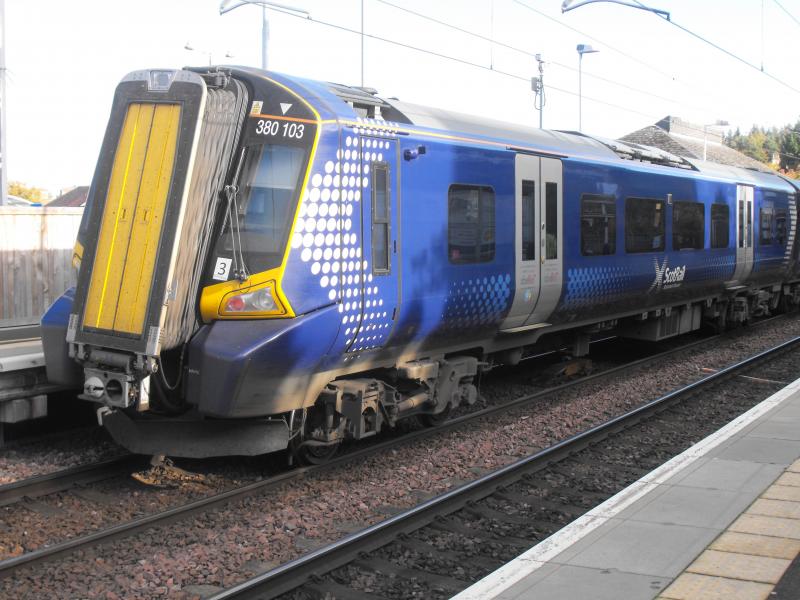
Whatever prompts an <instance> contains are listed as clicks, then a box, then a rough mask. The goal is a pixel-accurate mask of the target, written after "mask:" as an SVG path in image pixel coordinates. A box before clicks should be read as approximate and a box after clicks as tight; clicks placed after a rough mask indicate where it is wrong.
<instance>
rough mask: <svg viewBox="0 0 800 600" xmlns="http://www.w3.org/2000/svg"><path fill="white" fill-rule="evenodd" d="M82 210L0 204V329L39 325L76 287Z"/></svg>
mask: <svg viewBox="0 0 800 600" xmlns="http://www.w3.org/2000/svg"><path fill="white" fill-rule="evenodd" d="M82 214H83V209H82V208H47V207H44V208H17V207H10V206H0V327H8V326H13V325H27V324H31V323H38V322H39V320H40V319H41V317H42V314H43V313H44V311H46V310H47V308H48V307H49V306H50V305H51V304H52V303H53V301H55V300H56V298H58V297H59V296H60V295H61V294H62V293H63V292H64V290H66V289H67V288H69V287H71V286H73V285H75V270H74V269H73V267H72V248H73V246H74V244H75V238H76V236H77V234H78V226H79V225H80V221H81V215H82Z"/></svg>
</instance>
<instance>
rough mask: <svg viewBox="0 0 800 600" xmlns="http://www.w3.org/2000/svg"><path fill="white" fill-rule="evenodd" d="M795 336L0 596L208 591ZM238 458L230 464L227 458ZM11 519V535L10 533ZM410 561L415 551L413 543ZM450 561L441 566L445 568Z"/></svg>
mask: <svg viewBox="0 0 800 600" xmlns="http://www.w3.org/2000/svg"><path fill="white" fill-rule="evenodd" d="M796 335H800V318H798V317H792V318H790V319H787V320H779V321H775V322H771V323H768V324H765V325H763V326H761V327H758V328H753V329H752V330H750V331H746V332H745V335H742V336H740V337H731V338H725V339H723V340H721V341H718V342H714V343H711V344H710V345H708V346H703V347H702V348H698V349H693V350H690V351H687V352H686V353H685V354H680V355H675V356H672V357H670V358H667V359H664V360H663V362H662V363H661V364H659V365H658V367H657V368H653V367H652V365H649V366H646V367H642V368H639V369H636V370H635V371H633V372H627V373H625V374H619V375H615V376H613V380H612V381H608V382H605V381H604V382H603V384H602V385H599V384H598V383H596V382H587V383H585V384H581V385H578V386H575V387H573V388H571V389H569V390H567V391H564V392H561V393H559V394H557V395H555V396H552V397H548V398H546V399H542V400H541V401H539V402H538V403H536V404H534V405H529V406H525V407H519V408H512V409H509V411H508V412H506V413H503V414H502V415H500V416H494V417H487V418H484V419H481V420H480V421H479V422H477V423H470V424H468V425H466V426H464V427H461V428H459V429H457V430H453V431H449V432H444V433H443V434H441V435H439V436H437V437H435V438H433V439H430V438H429V439H425V440H421V441H418V442H415V443H411V444H409V445H407V446H403V447H401V448H399V449H394V450H391V451H389V452H385V453H381V455H380V456H372V457H369V458H366V459H363V460H361V461H360V462H358V463H357V464H350V465H347V466H345V467H341V468H338V469H335V470H330V471H328V472H323V473H320V474H318V475H317V476H314V477H308V478H304V479H302V480H300V481H293V482H291V483H289V484H286V485H283V486H281V487H279V488H277V489H274V490H272V491H269V492H267V493H264V494H261V495H259V496H255V497H249V498H245V499H243V500H239V501H236V502H233V503H231V504H230V505H228V506H227V507H226V508H224V509H222V510H218V511H214V512H210V513H205V514H202V515H200V516H198V517H195V518H190V519H186V520H185V521H182V522H178V523H175V524H172V525H169V526H164V527H162V528H158V529H153V530H150V531H149V532H147V533H146V534H142V535H138V536H135V537H131V538H126V539H123V540H121V541H118V542H115V543H113V544H109V545H106V546H103V547H102V548H96V549H92V550H89V551H87V552H85V553H79V554H76V555H73V556H69V557H67V558H65V559H63V560H59V561H55V562H53V563H50V564H45V565H37V566H35V567H33V568H30V569H25V570H21V571H18V572H17V573H15V574H14V575H13V576H11V577H8V578H6V579H4V580H2V581H0V596H3V595H4V594H5V595H8V594H12V597H31V598H49V597H53V594H57V595H58V596H59V597H63V598H123V597H124V598H153V597H169V598H191V597H201V596H205V595H207V594H208V593H209V591H210V590H213V589H217V588H218V587H220V586H230V585H232V584H234V583H236V582H239V581H241V580H243V579H244V578H247V577H251V576H252V575H254V574H255V573H257V572H261V571H263V570H266V569H268V568H270V567H272V566H275V565H277V564H280V563H283V562H285V561H287V560H290V559H292V558H295V557H297V556H299V555H301V554H303V553H305V552H307V551H308V550H309V549H311V548H314V547H318V546H321V545H324V544H326V543H328V542H331V541H334V540H336V539H338V538H339V537H341V535H343V533H346V532H348V531H352V530H354V529H358V528H362V527H364V526H367V525H369V524H371V523H374V522H377V521H379V520H382V519H384V518H385V517H386V515H387V514H392V513H394V512H396V511H398V510H401V509H405V508H408V507H411V506H413V505H414V504H416V503H417V502H419V500H420V499H421V498H424V497H427V496H429V495H431V494H439V493H442V492H444V491H446V490H448V489H450V488H452V487H453V486H455V485H458V484H460V483H462V482H464V481H467V480H470V479H473V478H474V477H475V476H476V475H478V474H481V473H483V472H485V471H487V470H490V469H496V468H498V467H500V466H502V465H505V464H508V463H509V462H512V461H514V460H516V459H517V458H519V457H521V456H525V455H528V454H530V453H531V452H532V451H535V450H537V449H540V448H543V447H545V446H548V445H550V444H552V443H555V442H557V441H559V440H561V439H564V438H565V437H567V436H569V435H572V434H574V433H577V432H579V431H582V430H584V429H586V428H587V427H590V426H593V425H596V424H599V423H601V422H603V421H605V420H607V419H608V418H609V417H611V416H613V415H617V414H621V413H623V412H625V411H627V410H630V409H631V408H632V407H634V406H636V405H638V404H641V403H642V402H645V401H647V400H650V399H653V398H655V397H658V396H659V395H661V394H663V393H665V392H667V391H670V390H672V389H674V388H675V387H677V386H679V385H681V384H685V383H688V382H690V381H694V380H697V379H699V378H700V377H702V376H704V375H705V374H706V373H707V371H706V370H708V369H718V368H721V367H724V366H727V365H728V364H730V363H732V362H734V361H735V360H737V359H741V358H744V357H746V356H750V355H752V354H754V353H755V352H757V351H759V350H761V349H767V348H769V347H771V346H773V345H774V344H775V343H776V342H777V341H780V340H786V339H789V338H791V337H794V336H796ZM534 375H535V374H534V373H531V372H530V371H529V370H528V366H527V364H526V363H522V364H521V365H520V367H518V368H516V369H502V370H499V369H498V370H497V372H496V373H492V374H489V375H488V376H485V377H484V378H483V381H482V382H481V390H480V391H481V394H482V396H483V397H484V398H486V400H487V402H492V403H494V402H504V401H507V400H509V399H511V398H513V397H516V396H518V395H521V394H529V393H531V391H532V390H534V388H535V385H532V383H531V379H532V378H533V377H534ZM231 464H235V463H226V465H231ZM195 485H196V484H195ZM184 486H187V487H184ZM188 486H190V483H189V482H185V483H180V484H179V485H178V486H177V487H176V488H175V489H176V490H181V489H185V490H186V492H185V493H186V495H187V496H190V497H191V493H192V491H191V489H190V487H188ZM600 488H602V485H601V483H600V482H598V490H599V489H600ZM109 493H113V490H109ZM116 498H117V502H119V503H121V504H123V505H125V504H129V505H130V506H137V505H142V497H141V496H140V497H137V496H135V495H133V493H131V492H130V491H129V490H126V491H125V492H124V493H120V494H117V495H116ZM170 501H172V502H174V498H171V499H170ZM579 501H580V499H574V500H573V502H574V503H578V502H579ZM66 509H67V512H68V513H69V512H70V511H74V510H76V508H74V507H70V506H67V507H66ZM80 510H82V511H85V507H84V508H83V509H80ZM102 510H105V509H102ZM14 516H15V518H16V517H19V516H20V515H19V513H15V515H14ZM84 518H85V517H84ZM4 521H5V526H6V528H4V529H0V545H5V546H6V547H11V546H12V545H14V544H17V545H22V544H21V543H20V539H19V537H18V536H19V528H18V527H16V526H15V525H14V524H12V523H10V522H9V521H6V519H5V515H4ZM9 526H10V527H11V529H10V531H13V532H14V533H13V535H10V534H8V533H7V531H9V530H8V529H7V528H8V527H9ZM39 526H40V527H42V524H41V522H39ZM48 527H49V526H48ZM15 536H16V537H15ZM453 541H454V543H455V540H453ZM462 543H467V541H466V540H462ZM506 559H507V557H506V556H504V555H500V556H498V558H497V560H498V562H500V561H502V560H506ZM409 560H414V556H413V554H412V555H409ZM452 568H453V565H449V564H446V565H443V566H442V569H443V571H442V573H443V574H444V573H446V572H448V571H447V569H452ZM453 572H454V571H452V570H450V571H449V573H451V574H452V573H453ZM198 586H200V587H198Z"/></svg>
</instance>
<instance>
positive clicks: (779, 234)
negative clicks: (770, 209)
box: [775, 209, 786, 246]
mask: <svg viewBox="0 0 800 600" xmlns="http://www.w3.org/2000/svg"><path fill="white" fill-rule="evenodd" d="M775 241H776V242H777V243H779V244H780V245H781V246H785V245H786V211H785V210H783V209H779V210H776V211H775Z"/></svg>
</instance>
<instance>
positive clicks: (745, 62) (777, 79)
mask: <svg viewBox="0 0 800 600" xmlns="http://www.w3.org/2000/svg"><path fill="white" fill-rule="evenodd" d="M515 1H516V2H519V0H515ZM633 1H634V2H636V4H638V5H639V6H642V7H644V8H648V7H647V6H645V5H644V4H642V3H641V2H639V0H633ZM653 14H654V15H656V16H657V17H659V18H660V19H661V20H663V21H665V22H666V23H669V24H670V25H672V26H673V27H677V28H678V29H680V30H681V31H683V32H684V33H688V34H689V35H691V36H692V37H694V38H696V39H698V40H700V41H701V42H703V43H704V44H708V45H709V46H711V47H712V48H715V49H716V50H719V51H720V52H722V53H723V54H726V55H727V56H729V57H731V58H733V59H734V60H737V61H739V62H740V63H742V64H743V65H746V66H748V67H750V68H751V69H755V70H756V71H758V72H759V73H762V74H763V75H765V76H766V77H769V78H770V79H772V80H773V81H775V82H776V83H779V84H781V85H782V86H783V87H785V88H787V89H789V90H791V91H793V92H795V93H796V94H800V89H798V88H796V87H794V86H792V85H791V84H789V83H787V82H786V81H784V80H783V79H781V78H780V77H777V76H775V75H773V74H772V73H770V72H768V71H765V70H764V68H763V67H759V66H758V65H755V64H753V63H751V62H750V61H748V60H747V59H744V58H742V57H741V56H739V55H738V54H734V53H733V52H731V51H730V50H728V49H726V48H723V47H722V46H720V45H719V44H717V43H716V42H712V41H711V40H709V39H708V38H705V37H703V36H702V35H700V34H699V33H695V32H694V31H692V30H691V29H689V28H688V27H684V26H683V25H681V24H680V23H676V22H675V21H674V20H672V19H671V18H669V17H668V16H666V15H661V14H658V13H653Z"/></svg>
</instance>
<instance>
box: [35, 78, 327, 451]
mask: <svg viewBox="0 0 800 600" xmlns="http://www.w3.org/2000/svg"><path fill="white" fill-rule="evenodd" d="M319 127H320V117H319V113H318V112H317V110H315V108H314V107H312V105H311V104H309V103H308V102H307V101H305V100H304V99H303V98H301V97H300V96H299V95H298V94H297V93H296V92H294V91H292V90H291V89H290V88H289V87H287V86H286V85H285V84H284V83H281V82H280V81H278V80H276V79H273V78H270V77H268V76H267V74H265V73H261V72H251V71H241V70H236V69H232V70H222V69H214V70H212V69H208V70H145V71H137V72H134V73H131V74H129V75H128V76H127V77H125V79H123V81H122V82H121V83H120V84H119V86H118V87H117V90H116V93H115V96H114V101H113V106H112V111H111V116H110V119H109V123H108V127H107V129H106V134H105V138H104V141H103V145H102V149H101V153H100V158H99V160H98V164H97V167H96V170H95V174H94V178H93V181H92V187H91V192H90V197H89V201H88V203H87V208H86V213H85V214H84V218H83V222H82V224H81V228H80V232H79V236H78V242H77V243H76V247H75V261H76V264H77V265H78V266H79V274H78V280H77V286H76V288H75V289H74V290H71V291H69V292H67V293H66V294H65V295H64V296H63V297H62V298H60V299H59V300H58V301H57V302H56V303H55V304H54V305H53V306H52V307H51V308H50V309H49V311H48V312H47V313H46V314H45V316H44V318H43V320H42V331H43V342H44V350H45V358H46V364H47V371H48V377H49V378H50V380H51V381H53V382H57V383H63V384H68V385H75V386H80V387H82V394H81V395H80V397H81V398H83V399H85V400H88V401H92V402H95V403H97V404H98V405H100V406H99V410H98V416H99V418H100V419H101V421H102V422H103V424H104V425H105V426H106V427H107V428H108V429H109V431H110V432H111V433H112V435H113V437H114V438H115V439H116V440H117V441H118V442H119V443H121V444H122V445H123V446H125V447H127V448H128V449H130V450H132V451H134V452H139V453H145V454H170V455H179V456H197V457H202V456H211V455H223V454H260V453H265V452H270V451H274V450H279V449H283V448H285V447H286V445H287V443H288V440H289V427H288V424H287V422H286V419H283V418H280V417H278V418H276V413H279V412H281V411H282V410H283V409H284V408H286V409H288V410H291V408H293V405H292V402H298V401H299V402H302V400H303V399H302V397H300V399H299V400H297V394H296V393H295V392H297V390H299V389H301V388H302V382H303V380H304V379H303V378H304V377H306V376H307V371H308V368H309V365H312V364H313V363H314V362H315V361H318V360H319V359H320V356H319V352H320V350H319V346H315V347H314V349H313V350H312V351H310V354H309V353H308V352H307V354H309V355H308V356H302V357H300V356H289V355H291V354H292V350H291V346H295V347H303V348H305V347H306V346H307V344H306V343H305V342H307V341H309V340H311V339H314V338H316V339H317V340H318V341H320V337H319V336H320V335H322V334H323V333H324V330H325V329H326V324H325V323H322V322H321V321H320V320H319V319H317V321H316V322H314V323H307V322H305V324H304V320H303V319H295V317H296V315H297V314H299V312H296V307H297V306H299V307H300V309H301V310H302V311H304V312H308V311H313V310H314V309H315V308H317V306H312V304H314V303H317V304H325V303H328V300H327V298H320V299H317V298H316V296H315V294H313V293H309V294H303V293H302V292H303V290H304V288H305V287H306V286H305V285H304V284H303V283H302V282H299V283H297V282H294V283H293V284H292V285H293V286H294V289H295V296H294V298H296V299H297V300H296V301H295V302H294V304H295V306H293V304H292V302H290V299H289V298H287V296H286V294H285V291H284V285H285V284H284V274H285V270H286V263H287V260H288V256H289V236H290V234H291V232H292V228H293V224H294V221H295V219H296V212H297V207H298V203H299V201H300V196H301V190H303V189H305V180H306V178H307V177H308V172H309V167H310V165H311V163H312V162H313V155H314V152H315V150H316V147H317V143H318V137H319ZM318 287H319V286H317V288H318ZM329 320H330V322H331V324H332V323H333V322H334V321H335V319H334V318H332V319H329ZM305 321H307V320H305ZM322 321H325V319H322ZM328 328H329V329H331V332H330V335H331V336H335V330H333V329H332V325H331V326H329V327H328ZM312 330H313V331H312ZM276 339H281V340H285V341H287V342H288V343H289V350H288V354H287V352H286V351H284V352H282V353H281V352H279V351H277V350H276V348H279V347H281V346H286V344H284V343H281V344H275V343H272V344H270V343H269V342H270V341H273V342H274V341H275V340H276ZM267 346H268V347H269V356H265V355H263V351H264V348H265V347H267ZM258 352H261V353H262V354H261V355H260V358H261V359H263V360H266V361H267V362H271V364H272V366H273V368H274V371H275V375H276V376H275V381H274V382H272V383H273V384H274V385H276V386H278V388H280V386H284V389H282V390H281V389H277V390H273V391H272V392H271V397H272V398H273V400H274V401H273V402H272V404H270V402H268V401H265V400H264V399H265V394H264V393H263V390H262V393H261V394H259V393H255V394H253V393H250V395H249V396H247V397H245V396H243V395H242V390H241V388H242V379H243V377H244V373H245V371H246V370H247V368H248V366H249V365H250V363H252V362H253V360H254V356H256V355H257V354H258ZM293 370H297V371H298V373H299V372H300V371H303V373H304V375H303V376H302V377H301V376H300V375H298V376H297V377H294V378H293V377H292V371H293ZM279 375H282V377H280V376H279ZM292 381H294V388H295V389H288V388H285V386H286V385H287V382H289V385H292V383H291V382H292ZM262 383H264V382H263V381H262ZM266 383H267V384H270V382H266ZM292 394H294V396H292ZM267 395H269V394H267ZM290 397H293V399H292V400H291V401H289V400H287V398H290ZM283 405H285V406H283Z"/></svg>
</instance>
